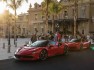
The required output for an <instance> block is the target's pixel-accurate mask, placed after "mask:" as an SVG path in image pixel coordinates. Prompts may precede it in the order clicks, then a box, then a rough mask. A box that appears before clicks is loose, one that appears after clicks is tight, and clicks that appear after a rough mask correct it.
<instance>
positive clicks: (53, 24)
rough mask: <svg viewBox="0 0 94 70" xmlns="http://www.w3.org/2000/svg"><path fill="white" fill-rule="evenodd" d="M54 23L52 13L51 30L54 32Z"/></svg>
mask: <svg viewBox="0 0 94 70" xmlns="http://www.w3.org/2000/svg"><path fill="white" fill-rule="evenodd" d="M54 25H55V23H54V15H53V16H52V32H53V33H54Z"/></svg>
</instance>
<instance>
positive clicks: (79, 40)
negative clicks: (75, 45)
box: [70, 39, 81, 42]
mask: <svg viewBox="0 0 94 70" xmlns="http://www.w3.org/2000/svg"><path fill="white" fill-rule="evenodd" d="M70 42H81V39H72V40H71V41H70Z"/></svg>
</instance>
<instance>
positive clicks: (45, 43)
mask: <svg viewBox="0 0 94 70" xmlns="http://www.w3.org/2000/svg"><path fill="white" fill-rule="evenodd" d="M47 44H48V41H44V40H43V41H42V40H40V41H36V42H34V43H32V44H31V45H30V46H31V47H45V46H47Z"/></svg>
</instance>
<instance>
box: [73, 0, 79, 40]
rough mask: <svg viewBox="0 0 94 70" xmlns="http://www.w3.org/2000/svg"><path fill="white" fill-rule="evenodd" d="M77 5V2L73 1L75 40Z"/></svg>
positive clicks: (76, 0)
mask: <svg viewBox="0 0 94 70" xmlns="http://www.w3.org/2000/svg"><path fill="white" fill-rule="evenodd" d="M77 4H78V0H74V7H75V8H74V37H75V38H76V31H77V28H76V22H77Z"/></svg>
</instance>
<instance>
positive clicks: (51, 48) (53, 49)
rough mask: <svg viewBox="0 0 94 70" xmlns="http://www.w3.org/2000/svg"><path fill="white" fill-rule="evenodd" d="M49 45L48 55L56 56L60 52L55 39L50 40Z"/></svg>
mask: <svg viewBox="0 0 94 70" xmlns="http://www.w3.org/2000/svg"><path fill="white" fill-rule="evenodd" d="M48 47H49V48H48V56H54V55H56V54H57V53H58V51H57V50H58V47H57V45H55V42H54V41H49V44H48Z"/></svg>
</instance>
